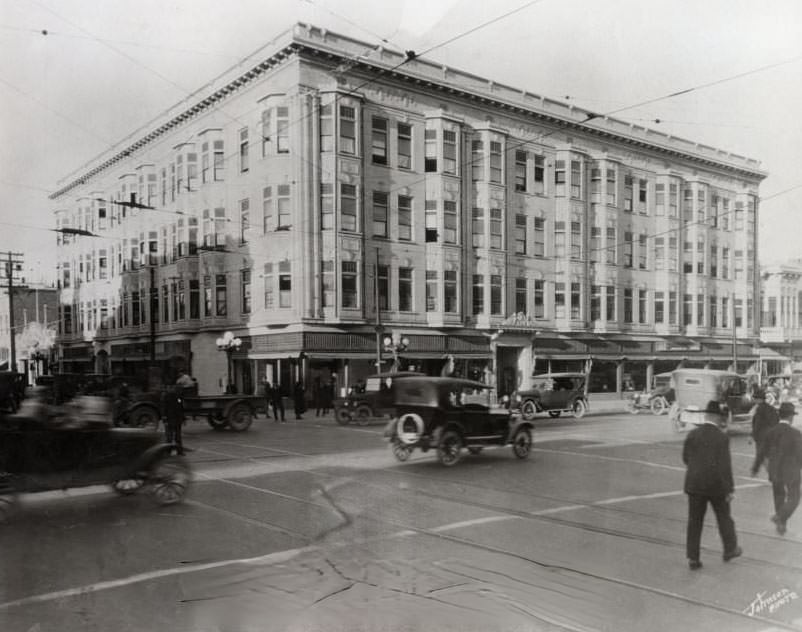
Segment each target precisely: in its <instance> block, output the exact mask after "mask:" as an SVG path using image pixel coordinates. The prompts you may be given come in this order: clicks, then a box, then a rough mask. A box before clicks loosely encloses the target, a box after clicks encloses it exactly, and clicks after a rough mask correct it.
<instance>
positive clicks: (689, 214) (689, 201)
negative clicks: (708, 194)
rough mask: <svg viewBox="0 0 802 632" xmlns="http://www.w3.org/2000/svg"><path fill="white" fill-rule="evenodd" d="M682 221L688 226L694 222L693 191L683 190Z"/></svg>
mask: <svg viewBox="0 0 802 632" xmlns="http://www.w3.org/2000/svg"><path fill="white" fill-rule="evenodd" d="M682 219H683V221H684V222H685V223H686V224H690V223H691V222H692V221H693V189H683V192H682Z"/></svg>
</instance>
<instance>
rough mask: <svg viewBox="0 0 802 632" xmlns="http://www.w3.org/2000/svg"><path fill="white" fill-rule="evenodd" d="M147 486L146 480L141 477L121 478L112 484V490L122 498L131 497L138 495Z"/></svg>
mask: <svg viewBox="0 0 802 632" xmlns="http://www.w3.org/2000/svg"><path fill="white" fill-rule="evenodd" d="M144 485H145V479H144V478H143V477H141V476H135V477H134V478H121V479H120V480H118V481H114V482H113V483H112V484H111V488H112V489H113V490H114V491H115V492H117V493H118V494H119V495H120V496H131V495H132V494H136V493H137V492H138V491H139V490H140V489H142V487H143V486H144Z"/></svg>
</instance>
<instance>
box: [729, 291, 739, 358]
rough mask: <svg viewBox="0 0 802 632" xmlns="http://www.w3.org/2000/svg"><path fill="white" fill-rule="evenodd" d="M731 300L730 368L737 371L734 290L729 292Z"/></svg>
mask: <svg viewBox="0 0 802 632" xmlns="http://www.w3.org/2000/svg"><path fill="white" fill-rule="evenodd" d="M730 301H731V302H732V370H733V371H734V372H735V373H737V372H738V341H737V339H736V334H735V292H733V293H732V294H731V298H730Z"/></svg>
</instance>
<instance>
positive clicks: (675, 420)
mask: <svg viewBox="0 0 802 632" xmlns="http://www.w3.org/2000/svg"><path fill="white" fill-rule="evenodd" d="M673 376H674V377H673V379H674V392H675V394H676V401H675V402H674V404H673V405H672V406H671V411H670V412H669V418H670V420H671V424H672V426H673V427H674V429H675V430H677V431H678V432H679V431H681V430H683V429H684V428H685V427H686V426H687V425H688V424H698V423H702V422H703V421H704V420H705V419H707V418H708V416H709V415H710V414H711V408H713V409H716V410H717V411H719V414H720V417H721V418H722V419H723V425H724V426H725V427H727V428H739V427H740V428H749V429H751V421H752V417H751V414H750V413H751V411H752V408H753V406H754V404H755V401H754V399H753V397H752V394H751V393H750V391H749V388H748V385H747V382H746V378H745V377H744V376H742V375H739V374H738V373H733V372H731V371H717V370H713V369H677V370H676V371H674V372H673Z"/></svg>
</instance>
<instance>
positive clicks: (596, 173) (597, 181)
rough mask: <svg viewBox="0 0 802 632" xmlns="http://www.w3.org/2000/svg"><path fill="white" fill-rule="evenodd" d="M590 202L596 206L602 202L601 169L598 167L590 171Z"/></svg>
mask: <svg viewBox="0 0 802 632" xmlns="http://www.w3.org/2000/svg"><path fill="white" fill-rule="evenodd" d="M590 201H591V202H593V203H594V204H598V203H599V202H601V169H599V168H598V167H593V168H592V169H591V170H590Z"/></svg>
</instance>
